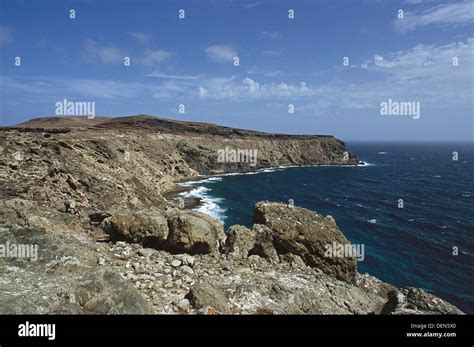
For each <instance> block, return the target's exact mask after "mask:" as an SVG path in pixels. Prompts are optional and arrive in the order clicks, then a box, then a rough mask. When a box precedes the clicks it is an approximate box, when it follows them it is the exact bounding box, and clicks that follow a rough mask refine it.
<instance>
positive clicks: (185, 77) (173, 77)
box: [146, 71, 201, 81]
mask: <svg viewBox="0 0 474 347" xmlns="http://www.w3.org/2000/svg"><path fill="white" fill-rule="evenodd" d="M146 76H147V77H156V78H161V79H170V80H186V81H189V80H190V81H193V80H197V79H199V78H200V77H201V76H198V75H196V76H193V75H169V74H166V73H162V72H158V71H153V72H152V73H151V74H148V75H146Z"/></svg>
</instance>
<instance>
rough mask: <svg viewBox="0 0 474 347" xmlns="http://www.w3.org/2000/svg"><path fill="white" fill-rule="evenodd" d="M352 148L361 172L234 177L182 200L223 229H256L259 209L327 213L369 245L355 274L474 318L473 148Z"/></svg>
mask: <svg viewBox="0 0 474 347" xmlns="http://www.w3.org/2000/svg"><path fill="white" fill-rule="evenodd" d="M347 145H348V147H349V148H350V149H351V150H352V151H353V152H354V153H355V154H356V155H357V156H358V157H359V159H360V160H362V161H364V162H365V163H366V164H365V165H363V166H357V167H355V166H352V167H337V166H319V167H294V168H274V169H265V170H262V171H260V172H256V173H255V172H254V173H248V174H228V175H224V176H217V177H210V178H207V179H205V180H202V181H196V182H187V183H185V185H188V186H192V187H193V190H192V191H190V192H188V193H185V194H187V195H188V196H193V197H199V198H201V201H202V203H203V204H202V205H201V206H200V207H198V209H199V210H200V211H202V212H205V213H208V214H211V215H213V216H214V217H216V218H218V219H220V220H221V221H222V222H223V223H224V224H225V227H226V228H227V227H229V226H230V225H232V224H243V225H245V226H247V227H251V225H252V210H253V206H254V204H255V203H256V202H257V201H261V200H271V201H279V202H288V201H289V200H290V199H292V200H293V201H294V204H295V205H296V206H301V207H305V208H308V209H310V210H313V211H317V212H319V213H321V214H323V215H327V214H330V215H332V216H333V217H334V218H335V219H336V222H337V225H338V226H339V228H340V229H341V230H342V232H343V233H344V235H345V236H346V238H347V239H348V240H349V241H350V242H351V243H354V244H363V245H364V246H365V258H364V260H363V261H360V262H358V270H359V272H361V273H364V272H367V273H369V274H371V275H373V276H376V277H378V278H380V279H381V280H383V281H385V282H388V283H391V284H393V285H395V286H397V287H407V286H409V287H421V288H423V289H425V290H427V291H428V292H430V293H432V294H434V295H437V296H439V297H441V298H443V299H445V300H447V301H448V302H450V303H452V304H454V305H456V306H458V307H459V308H460V309H461V310H463V311H465V312H466V313H470V314H474V285H473V283H474V217H473V211H474V178H473V172H474V170H473V168H474V145H473V144H472V143H451V144H446V143H429V144H428V143H403V144H402V143H347ZM454 152H456V153H457V158H456V153H454ZM453 158H454V159H457V160H453ZM400 199H402V200H403V201H401V200H400ZM401 203H402V204H403V205H402V204H401ZM400 207H402V208H400ZM456 249H457V251H458V252H457V253H456ZM456 254H457V255H456Z"/></svg>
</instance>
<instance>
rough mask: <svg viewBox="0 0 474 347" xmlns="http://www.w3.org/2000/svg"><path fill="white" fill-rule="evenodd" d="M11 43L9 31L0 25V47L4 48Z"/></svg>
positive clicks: (11, 38)
mask: <svg viewBox="0 0 474 347" xmlns="http://www.w3.org/2000/svg"><path fill="white" fill-rule="evenodd" d="M12 41H13V37H12V34H11V29H10V28H7V27H5V26H2V25H0V46H4V45H7V44H9V43H10V42H12Z"/></svg>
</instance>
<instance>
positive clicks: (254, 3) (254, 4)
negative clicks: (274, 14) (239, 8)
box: [243, 2, 262, 9]
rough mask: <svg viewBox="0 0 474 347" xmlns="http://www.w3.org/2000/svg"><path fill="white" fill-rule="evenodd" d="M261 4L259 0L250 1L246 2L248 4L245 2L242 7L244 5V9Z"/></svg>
mask: <svg viewBox="0 0 474 347" xmlns="http://www.w3.org/2000/svg"><path fill="white" fill-rule="evenodd" d="M261 4H262V3H261V2H250V3H248V4H245V5H244V6H243V7H244V8H245V9H251V8H254V7H257V6H260V5H261Z"/></svg>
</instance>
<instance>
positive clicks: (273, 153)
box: [0, 116, 461, 314]
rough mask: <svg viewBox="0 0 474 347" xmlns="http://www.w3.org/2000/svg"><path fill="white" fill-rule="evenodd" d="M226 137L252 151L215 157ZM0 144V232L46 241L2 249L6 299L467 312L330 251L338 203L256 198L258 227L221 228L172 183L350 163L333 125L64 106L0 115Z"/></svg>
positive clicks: (0, 286)
mask: <svg viewBox="0 0 474 347" xmlns="http://www.w3.org/2000/svg"><path fill="white" fill-rule="evenodd" d="M232 150H236V151H237V150H241V151H242V150H243V151H247V152H244V153H247V154H248V153H256V159H257V160H256V161H255V165H250V164H252V163H253V162H252V161H246V160H243V161H240V162H233V161H232V160H224V161H222V160H219V157H218V155H219V153H220V151H221V152H222V151H224V152H225V153H227V154H228V156H227V157H225V158H226V159H232ZM250 151H256V152H250ZM0 152H1V153H2V157H1V160H0V192H1V193H0V194H1V195H0V244H6V243H7V242H9V243H10V244H15V243H27V244H36V245H38V246H39V250H38V259H39V260H38V261H37V262H34V261H31V260H28V259H22V258H18V257H11V258H9V257H3V258H0V265H1V266H0V275H1V276H2V279H3V280H2V282H1V283H0V313H58V312H65V313H150V312H153V313H173V312H181V313H198V312H201V313H214V312H217V313H218V312H222V313H342V314H350V313H461V312H460V311H459V310H457V309H456V308H455V307H453V306H451V305H449V304H448V303H445V302H444V301H442V300H441V299H439V298H436V297H434V296H431V295H429V294H427V293H425V292H423V291H422V290H419V289H414V288H407V289H404V290H399V289H397V288H394V287H393V286H391V285H389V284H386V283H382V282H380V281H379V280H377V279H375V278H373V277H371V276H368V275H360V274H359V273H357V270H356V261H355V259H354V258H350V257H349V258H343V259H334V258H332V259H328V258H325V255H324V246H325V245H326V244H327V243H331V242H336V241H337V242H339V243H346V242H347V240H346V239H345V237H344V235H343V234H342V233H341V231H340V230H339V229H338V227H337V225H336V222H335V221H334V219H332V217H330V216H326V217H324V216H321V215H319V214H317V213H315V212H312V211H308V210H305V209H300V208H296V207H289V206H286V205H282V204H274V203H269V202H262V203H259V204H257V205H256V207H255V211H254V223H255V224H254V226H253V228H252V229H251V230H249V229H247V228H245V227H243V226H233V227H231V228H230V229H229V230H228V231H227V232H224V229H223V226H222V225H221V224H220V223H219V222H217V221H216V220H214V219H213V218H211V217H209V216H206V215H203V214H201V213H199V212H195V211H189V210H183V209H180V208H178V207H177V206H176V204H175V203H174V202H173V201H168V200H167V199H166V198H165V197H164V194H165V193H166V192H167V191H170V190H172V189H174V188H175V184H174V182H175V181H177V180H183V179H189V178H193V177H196V176H197V175H199V174H212V173H223V172H244V171H252V170H256V169H259V168H264V167H273V166H287V165H317V164H334V165H342V164H356V163H357V162H358V160H357V158H356V157H355V156H354V155H353V154H351V153H350V151H349V150H348V149H347V148H346V147H345V145H344V143H342V142H341V141H339V140H337V139H335V138H334V137H331V136H290V135H277V134H267V133H261V132H254V131H248V130H241V129H232V128H227V127H221V126H217V125H211V124H203V123H187V122H178V121H171V120H165V119H158V118H154V117H148V116H139V117H125V118H117V119H108V118H96V119H94V120H87V119H78V118H76V117H73V118H71V117H69V118H68V117H63V118H43V119H37V120H32V121H30V122H27V123H25V124H22V125H19V126H16V127H12V128H3V129H1V131H0ZM242 158H244V159H246V157H241V159H242ZM104 241H107V242H104ZM45 269H46V270H45ZM203 278H205V280H203ZM38 283H48V284H49V285H48V286H46V287H43V286H41V285H39V284H38ZM249 283H251V285H249ZM18 288H19V289H18ZM97 288H100V290H98V289H97ZM15 291H17V292H18V293H17V294H18V295H17V294H15V295H16V296H15V298H16V299H15V300H16V302H17V303H18V304H15V305H14V306H12V305H10V304H9V302H11V295H10V294H7V293H15ZM21 293H28V295H24V294H21ZM229 293H233V294H232V295H231V296H229ZM295 293H296V294H295ZM45 296H46V297H48V300H46V301H45V300H44V299H43V297H45Z"/></svg>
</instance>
